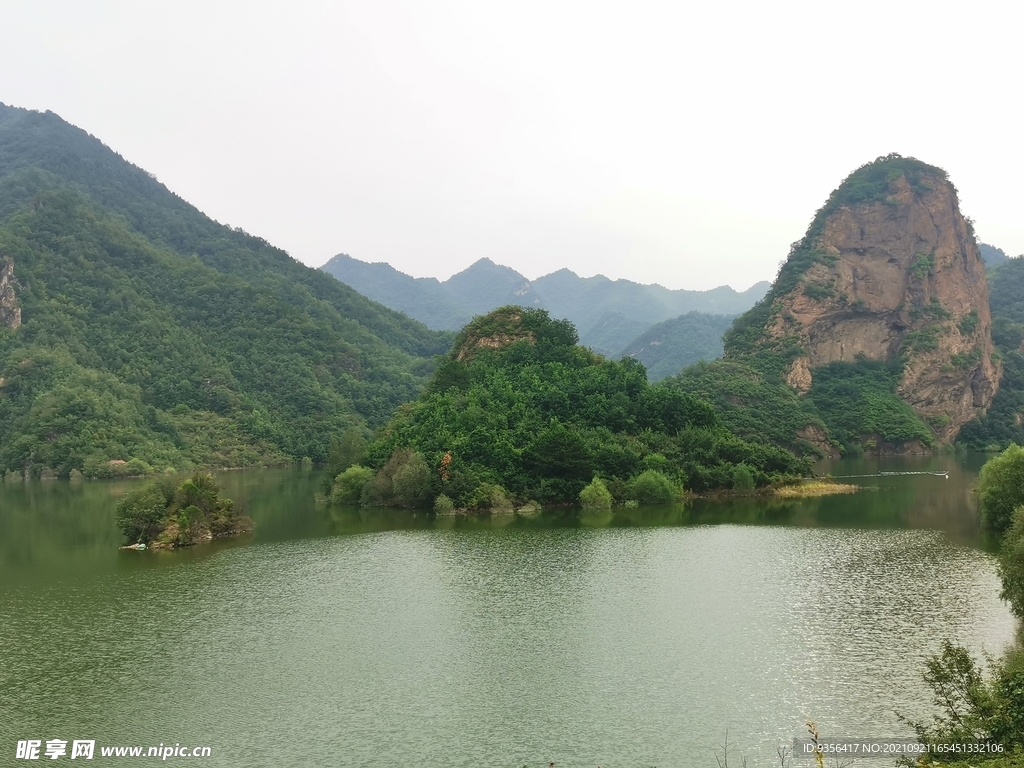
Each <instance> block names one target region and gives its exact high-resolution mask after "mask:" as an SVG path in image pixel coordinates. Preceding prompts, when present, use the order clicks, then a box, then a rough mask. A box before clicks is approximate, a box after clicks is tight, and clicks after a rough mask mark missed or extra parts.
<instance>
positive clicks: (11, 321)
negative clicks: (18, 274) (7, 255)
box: [0, 257, 21, 328]
mask: <svg viewBox="0 0 1024 768" xmlns="http://www.w3.org/2000/svg"><path fill="white" fill-rule="evenodd" d="M19 325H21V307H19V306H18V297H17V296H16V295H15V293H14V262H13V261H11V260H10V259H4V258H2V257H0V326H2V327H5V328H17V327H18V326H19Z"/></svg>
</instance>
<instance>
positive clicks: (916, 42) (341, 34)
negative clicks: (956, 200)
mask: <svg viewBox="0 0 1024 768" xmlns="http://www.w3.org/2000/svg"><path fill="white" fill-rule="evenodd" d="M1012 9H1013V5H1012V4H1011V3H1008V2H1000V3H986V2H972V3H963V4H958V5H955V6H954V5H946V4H939V3H934V2H909V3H900V2H892V0H886V1H885V2H864V1H862V2H858V3H829V2H822V1H821V0H815V2H791V1H788V0H785V1H783V2H774V3H773V2H765V1H764V0H760V1H759V2H749V3H735V2H732V3H730V2H711V1H710V0H707V1H705V2H700V3H696V2H658V3H643V2H636V0H633V1H632V2H628V3H627V2H619V3H600V2H594V1H593V0H590V1H589V2H553V1H552V0H543V2H533V1H532V0H515V2H487V1H486V0H478V1H477V2H468V3H467V2H459V1H457V0H429V2H425V1H424V2H405V1H404V0H365V1H364V2H339V1H338V0H331V1H330V2H326V1H324V2H321V1H319V0H318V1H316V2H312V1H309V2H303V1H302V0H297V1H293V2H290V3H284V2H280V1H278V2H273V3H269V2H257V1H253V0H247V2H223V1H222V0H202V2H193V1H192V0H175V2H173V3H172V2H162V1H161V2H157V1H154V0H147V1H146V2H138V1H137V0H133V1H131V2H129V1H128V0H123V1H113V0H90V2H88V3H82V2H72V0H65V1H63V2H58V1H56V0H27V1H26V0H5V2H4V4H3V13H2V25H0V101H3V102H5V103H8V104H13V105H16V106H22V107H29V108H34V109H40V110H46V109H49V110H52V111H54V112H56V113H58V114H60V115H61V116H62V117H64V118H65V119H66V120H68V121H69V122H72V123H74V124H75V125H78V126H80V127H81V128H84V129H85V130H87V131H89V132H90V133H92V134H94V135H95V136H97V137H99V138H100V139H101V140H102V141H103V142H104V143H106V144H107V145H109V146H110V147H112V148H113V149H115V150H116V151H118V152H120V153H121V154H122V155H123V156H124V157H125V158H127V159H128V160H130V161H131V162H133V163H135V164H137V165H139V166H141V167H143V168H145V169H146V170H148V171H150V172H152V173H153V174H155V175H156V176H157V177H158V178H159V179H160V180H161V181H162V182H164V183H165V184H166V185H167V186H168V187H170V188H171V189H172V190H173V191H175V192H177V193H178V194H179V195H181V196H182V197H184V198H185V199H187V200H189V201H190V202H192V203H194V204H195V205H197V206H198V207H199V208H200V209H202V210H203V211H205V212H206V213H207V214H209V215H210V216H212V217H213V218H215V219H217V220H219V221H222V222H225V223H228V224H231V225H232V226H240V227H243V228H244V229H246V230H248V231H250V232H252V233H254V234H257V235H260V236H262V237H264V238H266V239H267V240H269V241H271V242H272V243H274V244H275V245H278V246H280V247H282V248H284V249H285V250H287V251H288V252H289V253H291V254H292V255H293V256H294V257H295V258H297V259H299V260H300V261H303V262H305V263H306V264H309V265H312V266H319V265H320V264H322V263H324V262H325V261H326V260H327V259H329V258H330V257H331V256H333V255H334V254H336V253H339V252H344V253H348V254H349V255H351V256H354V257H356V258H359V259H363V260H365V261H387V262H389V263H391V264H392V265H394V266H395V267H397V268H398V269H400V270H402V271H404V272H407V273H410V274H413V275H417V276H427V275H430V276H438V277H442V278H444V277H447V276H448V275H451V274H452V273H454V272H457V271H459V270H461V269H463V268H465V267H466V266H467V265H469V264H470V263H472V262H473V261H475V260H476V259H478V258H481V257H483V256H487V257H490V258H491V259H493V260H495V261H497V262H499V263H502V264H507V265H508V266H511V267H513V268H515V269H517V270H519V271H520V272H522V273H524V274H525V275H526V276H527V277H530V278H535V277H538V276H540V275H542V274H546V273H548V272H552V271H554V270H556V269H559V268H561V267H568V268H570V269H572V270H573V271H575V272H577V273H579V274H582V275H592V274H595V273H599V272H600V273H603V274H606V275H608V276H610V277H616V278H618V277H624V278H628V279H631V280H637V281H640V282H658V283H662V284H663V285H668V286H670V287H673V288H709V287H712V286H715V285H720V284H723V283H728V284H731V285H733V286H734V287H736V288H740V289H743V288H746V287H748V286H749V285H750V284H752V283H753V282H755V281H757V280H762V279H771V278H772V277H773V276H774V274H775V270H776V268H777V266H778V263H779V261H780V260H781V259H783V258H784V257H785V255H786V253H787V251H788V247H789V244H790V243H791V242H793V241H794V240H796V239H798V238H799V237H800V236H801V235H802V234H803V231H804V229H805V228H806V226H807V224H808V222H809V221H810V218H811V216H812V215H813V213H814V211H815V209H817V208H818V207H819V206H820V205H821V204H822V203H823V202H824V200H825V198H826V197H827V196H828V193H829V192H830V191H831V190H832V189H833V188H835V187H836V186H837V185H838V183H839V182H840V181H841V180H842V178H843V177H844V176H846V175H847V174H848V173H849V172H850V171H851V170H853V169H854V168H856V167H857V166H858V165H861V164H862V163H864V162H867V161H870V160H872V159H874V158H875V157H876V156H878V155H881V154H885V153H888V152H894V151H895V152H900V153H901V154H904V155H913V156H915V157H918V158H919V159H921V160H924V161H926V162H929V163H933V164H935V165H939V166H942V167H944V168H946V169H947V170H948V171H949V172H950V175H951V178H952V179H953V182H954V183H955V184H956V185H957V187H958V188H959V189H960V193H961V204H962V208H963V211H964V213H965V214H966V215H968V216H971V217H972V218H973V219H974V220H975V222H976V227H977V232H978V235H979V237H980V238H981V239H982V240H984V241H987V242H990V243H992V244H994V245H997V246H999V247H1002V248H1003V249H1004V250H1006V251H1007V252H1009V253H1011V254H1014V255H1016V254H1019V253H1021V252H1024V216H1022V215H1021V214H1022V210H1024V184H1022V183H1021V179H1024V150H1022V148H1021V147H1022V139H1021V120H1020V114H1019V113H1020V109H1021V107H1020V100H1021V89H1022V85H1021V83H1022V77H1021V75H1022V63H1021V55H1020V51H1019V39H1018V38H1019V19H1018V18H1017V17H1016V15H1014V16H1013V17H1011V16H1009V15H1008V14H1009V13H1013V10H1012Z"/></svg>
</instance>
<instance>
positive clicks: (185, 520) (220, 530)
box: [117, 472, 252, 549]
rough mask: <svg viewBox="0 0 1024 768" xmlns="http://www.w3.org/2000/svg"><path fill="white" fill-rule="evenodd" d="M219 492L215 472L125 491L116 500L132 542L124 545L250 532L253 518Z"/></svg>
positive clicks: (182, 543) (164, 544)
mask: <svg viewBox="0 0 1024 768" xmlns="http://www.w3.org/2000/svg"><path fill="white" fill-rule="evenodd" d="M220 491H221V489H220V488H219V487H218V486H217V483H216V481H215V480H214V478H213V475H211V474H209V473H208V472H196V473H195V474H194V475H192V477H190V478H189V479H188V480H186V481H185V482H183V483H181V484H180V485H179V484H177V482H176V481H175V480H174V479H172V478H167V479H161V480H158V481H156V482H155V483H151V484H149V485H147V486H145V487H144V488H139V489H138V490H135V491H132V492H131V493H128V494H125V495H124V496H123V497H122V498H121V500H120V501H119V502H118V503H117V525H118V527H119V528H120V529H121V533H123V534H124V536H125V539H127V541H128V542H129V544H128V545H126V546H125V547H122V549H147V548H149V549H176V548H178V547H191V546H193V545H195V544H201V543H203V542H206V541H212V540H213V539H218V538H223V537H226V536H238V535H240V534H243V533H248V532H250V531H251V530H252V520H250V519H249V518H248V517H245V516H244V515H240V514H238V512H237V511H236V510H235V508H234V502H232V501H231V499H222V498H221V497H220Z"/></svg>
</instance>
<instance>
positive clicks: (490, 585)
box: [0, 456, 1015, 768]
mask: <svg viewBox="0 0 1024 768" xmlns="http://www.w3.org/2000/svg"><path fill="white" fill-rule="evenodd" d="M980 464H981V458H980V457H967V458H966V459H962V458H956V457H953V456H942V457H928V458H906V459H885V460H881V461H879V460H860V461H849V460H844V461H841V462H833V463H831V464H828V465H822V466H821V467H820V468H819V469H820V470H821V471H830V472H832V473H833V474H834V475H837V476H838V475H857V476H859V477H856V478H853V479H851V480H849V481H848V482H856V483H859V484H863V485H867V486H872V487H873V488H874V489H873V490H865V491H863V492H861V493H858V494H855V495H850V496H833V497H825V498H819V499H804V500H796V501H780V500H757V501H754V500H734V501H728V502H709V501H697V502H692V503H690V504H686V505H676V506H672V507H649V508H639V509H617V510H615V511H614V513H608V514H601V515H595V516H589V515H587V516H584V517H583V518H582V519H580V520H576V519H574V518H573V516H572V515H571V514H570V513H569V512H567V511H554V512H549V513H545V514H544V515H542V516H541V517H540V518H537V519H535V520H527V519H523V518H501V519H495V520H480V519H465V518H459V519H442V520H438V521H431V520H429V519H428V518H426V517H425V516H424V515H422V514H420V515H415V516H414V515H413V514H412V513H410V512H407V511H400V510H348V509H346V510H342V509H335V508H327V507H322V506H317V505H316V504H315V503H314V499H313V496H314V493H315V492H316V491H317V490H318V486H319V481H320V477H321V475H320V474H319V473H316V472H312V473H310V472H306V473H303V472H301V471H299V470H294V471H291V470H281V471H261V472H235V473H225V474H222V475H220V476H219V480H220V482H221V483H222V485H223V486H224V487H225V491H224V495H225V496H227V497H228V498H232V499H235V500H236V503H237V504H239V505H240V506H241V507H242V508H243V510H244V511H245V513H246V514H249V515H250V516H251V517H252V518H253V520H254V521H255V523H256V528H255V531H254V532H253V534H251V535H249V536H247V537H244V538H242V539H236V540H231V541H226V542H217V543H214V544H212V545H208V546H204V547H197V548H194V549H190V550H182V551H176V552H128V551H119V550H118V549H117V547H118V545H119V544H120V543H121V541H120V537H119V534H118V532H117V530H116V527H115V524H114V505H115V503H116V501H117V499H118V498H119V497H120V496H121V495H122V494H123V493H125V491H126V490H128V489H130V488H132V487H135V486H136V484H137V481H130V482H129V481H122V482H114V481H111V482H98V481H97V482H88V481H87V482H79V483H72V482H68V481H49V482H40V481H37V482H32V483H22V482H16V483H2V484H0V764H3V765H7V764H14V765H16V764H27V763H23V762H21V761H17V760H14V757H15V749H16V743H17V741H19V740H26V739H39V740H41V741H42V742H43V747H44V748H45V742H46V740H48V739H61V740H66V741H67V742H68V745H69V746H68V749H69V751H70V745H71V742H72V740H74V739H90V740H95V741H96V745H97V746H96V757H95V760H94V762H93V763H91V764H98V765H103V764H105V763H115V764H117V763H120V761H119V760H117V759H116V758H107V759H103V758H101V757H100V754H99V749H100V747H101V746H121V745H125V746H132V745H140V746H144V747H147V748H148V747H149V746H157V745H174V744H180V745H183V746H188V747H192V746H209V747H210V749H211V756H210V757H208V758H206V759H205V760H203V761H202V763H201V764H202V765H210V766H299V765H301V766H348V765H352V766H466V767H467V768H468V767H469V766H474V767H477V766H508V767H509V768H513V767H514V768H519V767H520V766H547V764H548V762H549V761H554V762H555V763H556V766H558V768H573V767H575V766H579V767H581V768H582V767H583V766H590V767H591V768H593V766H597V765H600V766H603V768H616V767H619V766H637V767H639V766H694V767H695V768H696V767H698V766H715V765H716V758H715V753H716V751H717V752H718V753H719V755H721V751H722V750H721V747H720V745H721V744H722V743H723V742H724V741H725V740H726V738H728V741H729V742H730V743H731V744H732V745H733V746H732V747H731V749H730V755H729V757H730V760H733V761H735V764H737V765H739V759H740V755H741V754H742V755H743V756H745V757H746V758H747V760H748V765H750V766H760V765H773V764H775V765H777V764H778V759H777V757H776V754H775V751H776V746H777V745H779V744H789V743H790V741H791V739H792V738H793V737H794V736H800V735H804V721H805V720H807V719H813V720H815V721H816V722H817V723H818V726H819V729H820V731H821V732H822V734H823V735H825V736H831V737H836V736H848V737H864V738H867V737H872V738H877V737H888V736H900V735H909V731H908V729H907V728H906V726H904V725H901V723H900V721H899V720H898V718H897V716H896V712H897V711H899V712H902V713H904V714H906V715H908V716H911V717H914V716H917V717H920V716H924V715H927V714H928V712H929V711H930V709H929V708H930V701H931V696H930V692H929V691H928V689H927V688H926V687H925V685H924V683H923V681H922V679H921V671H922V669H923V666H922V665H923V661H924V659H925V658H926V657H927V656H928V655H929V654H932V653H934V652H936V651H937V650H938V648H939V645H940V643H941V642H942V640H943V638H950V639H952V640H955V641H958V642H961V643H964V644H966V645H967V646H969V647H970V648H971V649H973V651H974V652H975V653H976V654H977V655H980V654H981V653H983V652H989V653H998V652H1000V651H1001V650H1002V649H1003V648H1004V647H1005V646H1006V645H1007V644H1008V643H1009V642H1010V641H1011V639H1012V637H1013V633H1014V630H1015V623H1014V621H1013V619H1012V617H1011V616H1010V613H1009V611H1008V609H1007V606H1006V604H1005V603H1003V602H1002V601H1001V600H1000V599H999V581H998V578H997V575H996V571H995V563H994V558H993V556H992V554H991V551H990V550H991V546H990V545H989V544H988V543H986V542H985V541H983V540H982V539H981V537H980V536H979V534H978V527H977V513H976V510H975V509H974V506H973V502H972V499H971V494H970V486H971V483H972V482H973V481H974V478H975V477H976V473H977V469H978V467H979V466H980ZM881 471H906V472H924V471H946V472H948V473H949V475H948V478H945V477H942V476H936V475H921V474H914V475H896V476H893V475H889V476H881V477H879V476H873V477H872V476H870V475H877V474H878V473H879V472H881ZM865 476H867V477H865ZM726 733H728V737H726ZM62 759H68V758H67V757H64V758H62ZM154 759H155V758H150V759H149V760H148V761H145V760H144V761H143V762H144V763H152V762H153V760H154ZM174 761H175V758H174V757H171V758H169V762H174ZM128 764H131V761H129V763H128ZM795 764H796V765H807V766H810V765H812V763H811V762H808V761H804V760H801V761H798V762H797V763H795ZM873 764H875V763H873ZM877 764H878V765H884V764H886V763H885V762H884V761H879V762H878V763H877Z"/></svg>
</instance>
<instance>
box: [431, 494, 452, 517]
mask: <svg viewBox="0 0 1024 768" xmlns="http://www.w3.org/2000/svg"><path fill="white" fill-rule="evenodd" d="M454 511H455V502H454V501H452V500H451V499H449V498H448V497H447V496H445V495H444V494H443V493H442V494H441V495H440V496H438V497H437V498H436V499H434V514H437V515H450V514H451V513H452V512H454Z"/></svg>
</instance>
